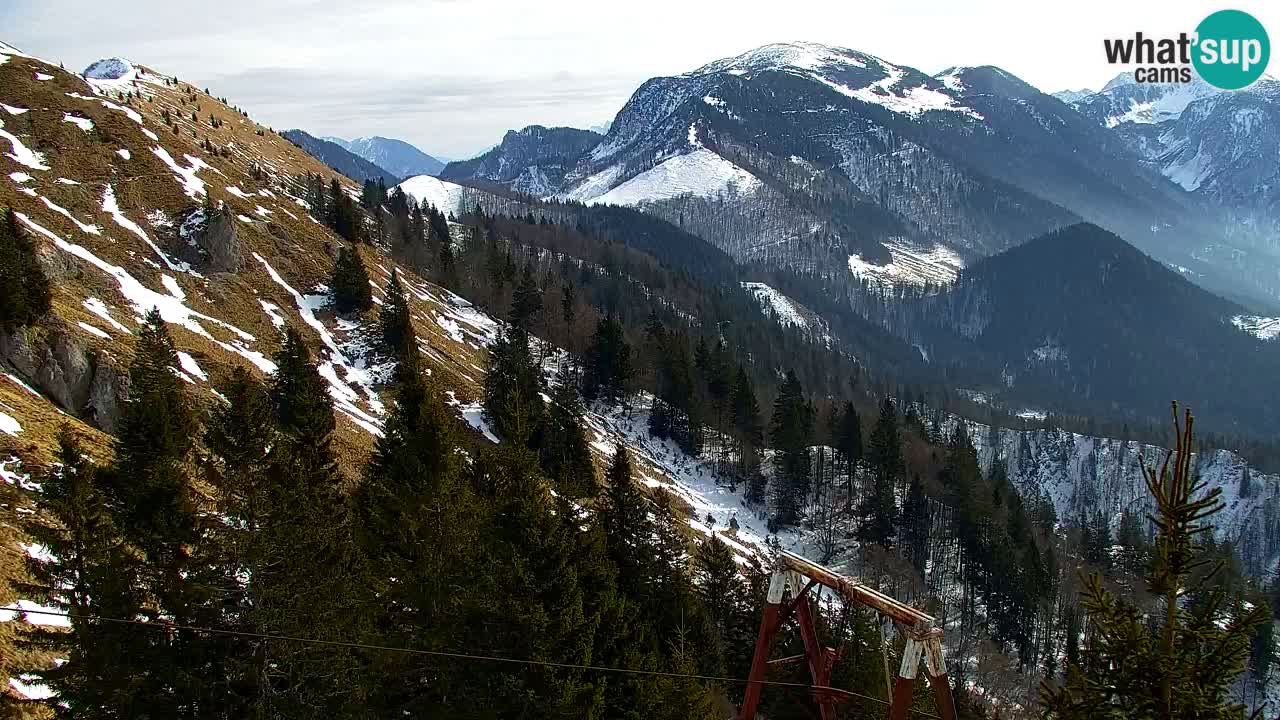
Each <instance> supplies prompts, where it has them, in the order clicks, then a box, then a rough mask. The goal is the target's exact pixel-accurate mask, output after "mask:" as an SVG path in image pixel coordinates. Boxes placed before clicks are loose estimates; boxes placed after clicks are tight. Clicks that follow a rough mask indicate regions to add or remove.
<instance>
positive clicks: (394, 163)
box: [324, 135, 445, 178]
mask: <svg viewBox="0 0 1280 720" xmlns="http://www.w3.org/2000/svg"><path fill="white" fill-rule="evenodd" d="M324 139H325V140H328V141H329V142H331V143H334V144H336V145H341V146H342V147H343V148H345V149H346V150H349V151H351V152H353V153H355V154H356V155H359V156H360V157H362V158H364V159H365V160H368V161H369V162H371V163H373V164H374V165H377V166H378V167H380V168H384V169H385V170H387V172H390V173H391V174H393V175H397V176H399V177H402V178H407V177H413V176H415V175H439V174H440V171H441V170H443V169H444V166H445V163H443V162H442V161H440V160H437V159H436V158H434V157H432V156H430V155H428V154H426V153H424V152H422V151H421V150H419V149H418V148H416V147H414V146H413V145H410V144H409V143H407V142H405V141H403V140H397V139H395V138H385V137H378V136H376V135H375V136H374V137H358V138H356V139H354V140H343V139H342V138H340V137H332V136H326V137H325V138H324Z"/></svg>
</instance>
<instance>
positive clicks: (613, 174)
mask: <svg viewBox="0 0 1280 720" xmlns="http://www.w3.org/2000/svg"><path fill="white" fill-rule="evenodd" d="M621 174H622V165H621V163H619V164H617V165H610V166H609V167H607V168H605V169H604V170H601V171H600V172H598V173H595V174H594V175H590V176H588V177H587V178H586V179H584V180H583V181H582V182H581V183H579V184H578V186H577V187H575V188H573V189H572V190H570V191H569V192H567V193H565V195H564V197H565V199H566V200H578V201H586V200H590V199H591V198H593V197H597V196H599V195H603V194H605V193H607V192H609V188H611V187H613V184H614V181H616V180H617V179H618V176H619V175H621Z"/></svg>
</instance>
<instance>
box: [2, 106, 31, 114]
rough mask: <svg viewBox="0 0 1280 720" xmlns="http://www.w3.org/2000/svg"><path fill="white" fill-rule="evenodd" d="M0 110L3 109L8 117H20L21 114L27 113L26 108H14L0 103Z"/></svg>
mask: <svg viewBox="0 0 1280 720" xmlns="http://www.w3.org/2000/svg"><path fill="white" fill-rule="evenodd" d="M0 108H4V111H5V112H7V113H9V114H10V115H21V114H22V113H24V112H27V108H20V107H14V106H12V105H5V104H4V103H0Z"/></svg>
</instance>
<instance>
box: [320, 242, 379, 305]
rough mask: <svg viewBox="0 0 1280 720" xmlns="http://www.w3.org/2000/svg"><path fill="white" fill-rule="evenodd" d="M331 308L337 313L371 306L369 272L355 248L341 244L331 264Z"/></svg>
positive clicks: (371, 296)
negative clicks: (335, 261) (336, 256)
mask: <svg viewBox="0 0 1280 720" xmlns="http://www.w3.org/2000/svg"><path fill="white" fill-rule="evenodd" d="M330 285H332V287H333V309H334V311H335V312H337V313H338V314H339V315H347V314H350V313H353V312H364V311H365V310H368V309H369V308H370V307H373V295H372V293H371V292H370V291H369V273H368V272H367V271H366V270H365V268H364V261H363V260H361V259H360V253H359V252H357V251H356V250H355V248H353V247H350V246H347V245H343V246H342V249H341V250H339V251H338V261H337V263H335V264H334V266H333V278H332V279H331V280H330Z"/></svg>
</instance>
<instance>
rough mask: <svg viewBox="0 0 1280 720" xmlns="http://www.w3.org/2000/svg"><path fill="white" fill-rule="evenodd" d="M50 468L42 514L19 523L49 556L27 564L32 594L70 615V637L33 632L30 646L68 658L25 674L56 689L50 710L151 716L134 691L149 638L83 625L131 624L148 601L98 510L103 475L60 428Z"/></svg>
mask: <svg viewBox="0 0 1280 720" xmlns="http://www.w3.org/2000/svg"><path fill="white" fill-rule="evenodd" d="M59 442H60V446H59V451H58V460H59V462H58V464H56V465H54V466H53V467H52V468H51V470H50V471H49V472H48V473H47V474H46V475H45V476H44V477H43V478H41V494H40V506H41V509H42V510H43V513H42V514H39V515H33V516H32V517H31V520H30V522H29V524H28V526H27V528H26V529H27V533H28V535H29V536H30V538H31V540H32V541H33V542H35V543H38V544H39V545H41V546H43V547H44V548H45V549H46V550H47V553H43V554H41V555H39V556H36V557H33V558H32V559H31V560H30V561H29V564H30V570H31V576H32V578H33V580H34V585H33V586H32V587H31V588H29V590H30V591H33V592H35V593H37V594H38V595H40V596H42V599H43V600H44V601H45V602H46V603H48V604H51V605H52V606H53V607H55V608H56V609H58V610H60V611H62V612H66V613H69V614H70V615H71V620H70V626H71V632H70V633H66V632H61V631H56V630H53V629H50V628H46V627H41V628H40V629H38V630H37V631H35V633H34V635H33V636H32V637H31V643H32V645H33V646H34V647H35V648H37V649H40V650H43V651H45V652H48V653H54V654H57V655H59V656H61V657H64V658H65V659H66V661H65V662H62V663H58V664H54V665H53V667H49V666H48V665H47V664H44V663H41V665H40V666H39V667H35V668H30V672H31V674H33V675H35V676H36V677H38V678H39V679H40V682H41V683H43V684H44V685H47V686H48V687H49V688H50V689H51V690H53V691H54V696H53V698H51V699H50V702H51V704H52V703H55V702H56V704H57V705H56V706H55V707H58V706H60V707H62V708H64V711H65V712H67V713H69V714H71V715H73V716H75V717H94V718H104V719H107V718H130V717H138V716H140V715H142V714H143V713H145V712H147V711H149V708H148V707H147V706H146V705H145V704H143V703H144V702H145V700H146V699H147V698H146V696H144V695H142V694H141V693H139V692H138V691H139V688H141V687H143V686H144V685H146V684H148V679H147V677H146V675H147V671H148V665H147V664H146V663H145V659H147V658H150V657H151V652H152V641H153V640H154V638H153V637H148V636H147V635H146V634H144V633H140V632H139V631H138V630H137V629H136V628H134V627H131V626H128V625H122V624H119V623H113V622H105V621H99V620H94V619H91V618H90V616H101V617H107V618H133V617H137V616H138V615H139V614H141V613H142V611H143V607H144V606H145V603H146V601H147V598H146V596H145V594H144V593H143V592H142V587H141V583H140V570H141V568H140V567H139V563H138V561H137V559H136V557H135V556H134V554H133V553H132V552H130V550H129V548H128V547H127V546H126V541H125V539H124V537H123V535H122V534H121V532H120V531H119V529H118V528H117V527H116V525H115V522H114V520H113V519H112V517H111V514H110V513H109V512H107V510H106V500H105V498H104V497H103V494H102V489H101V478H100V472H101V470H100V469H99V468H98V467H96V466H94V465H93V464H92V463H91V462H90V461H89V460H88V459H87V458H86V457H85V456H84V454H83V452H82V451H81V449H80V446H79V443H78V442H77V441H76V439H75V438H74V437H73V436H72V435H71V433H70V431H69V430H66V429H64V430H63V432H62V435H61V436H60V441H59Z"/></svg>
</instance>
